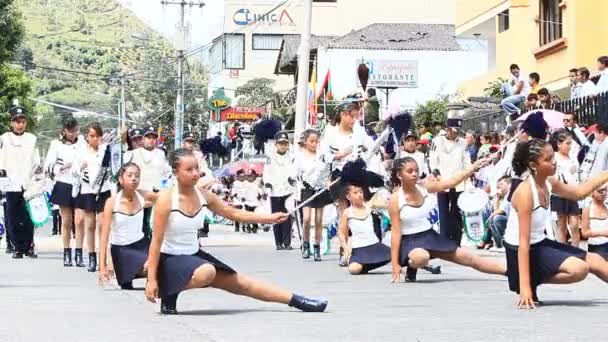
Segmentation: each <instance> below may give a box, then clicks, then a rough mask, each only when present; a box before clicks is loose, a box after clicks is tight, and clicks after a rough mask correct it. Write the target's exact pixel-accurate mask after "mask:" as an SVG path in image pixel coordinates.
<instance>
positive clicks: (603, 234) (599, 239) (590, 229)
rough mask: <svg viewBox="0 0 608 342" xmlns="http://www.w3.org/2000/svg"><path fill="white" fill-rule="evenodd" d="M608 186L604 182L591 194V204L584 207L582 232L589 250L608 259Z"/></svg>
mask: <svg viewBox="0 0 608 342" xmlns="http://www.w3.org/2000/svg"><path fill="white" fill-rule="evenodd" d="M607 192H608V187H607V186H606V185H605V184H604V185H603V186H602V187H601V188H598V189H595V191H593V193H592V194H591V198H592V199H593V201H592V202H591V205H590V206H588V207H587V208H585V209H583V223H582V227H581V228H582V229H581V234H582V235H583V237H585V238H587V239H588V240H587V243H588V244H589V248H588V250H589V252H593V253H597V254H599V255H601V256H602V257H603V258H604V259H607V260H608V208H607V207H606V193H607Z"/></svg>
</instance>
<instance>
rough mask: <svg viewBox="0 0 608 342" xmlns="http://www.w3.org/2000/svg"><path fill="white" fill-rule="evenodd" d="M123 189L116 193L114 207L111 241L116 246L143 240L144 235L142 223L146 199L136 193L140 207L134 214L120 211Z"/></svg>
mask: <svg viewBox="0 0 608 342" xmlns="http://www.w3.org/2000/svg"><path fill="white" fill-rule="evenodd" d="M121 198H122V191H120V192H118V193H117V194H116V199H115V203H114V208H113V210H112V230H111V233H112V234H111V235H110V243H111V244H113V245H116V246H126V245H130V244H132V243H134V242H137V241H139V240H141V239H142V238H143V237H144V233H143V231H142V225H143V223H144V210H143V209H144V205H145V201H144V198H143V196H142V195H140V194H139V193H138V192H136V193H135V198H137V201H138V202H139V205H140V209H139V210H138V211H137V212H135V213H132V214H126V213H123V212H121V211H120V199H121Z"/></svg>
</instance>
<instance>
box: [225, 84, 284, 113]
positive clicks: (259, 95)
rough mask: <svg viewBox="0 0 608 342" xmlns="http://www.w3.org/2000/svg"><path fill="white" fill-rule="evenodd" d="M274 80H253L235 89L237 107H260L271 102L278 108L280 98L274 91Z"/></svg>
mask: <svg viewBox="0 0 608 342" xmlns="http://www.w3.org/2000/svg"><path fill="white" fill-rule="evenodd" d="M273 85H274V80H271V79H268V78H254V79H251V80H249V81H247V83H245V84H243V85H242V86H240V87H238V88H236V91H235V96H236V97H237V104H238V105H239V106H250V107H261V106H265V105H267V104H268V103H269V102H272V104H273V107H278V105H279V104H280V101H281V96H280V95H279V94H278V93H276V92H275V91H274V89H273V88H272V86H273Z"/></svg>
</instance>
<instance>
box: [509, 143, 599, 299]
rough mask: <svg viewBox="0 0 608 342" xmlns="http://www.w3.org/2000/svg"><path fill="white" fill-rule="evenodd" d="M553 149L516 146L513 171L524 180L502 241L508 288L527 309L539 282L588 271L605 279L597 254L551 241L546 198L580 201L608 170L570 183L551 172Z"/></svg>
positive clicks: (563, 280)
mask: <svg viewBox="0 0 608 342" xmlns="http://www.w3.org/2000/svg"><path fill="white" fill-rule="evenodd" d="M555 170H556V165H555V158H554V151H553V148H552V146H551V144H549V143H548V142H546V141H545V140H541V139H532V140H530V141H528V142H525V143H520V144H519V145H517V149H516V150H515V155H514V157H513V171H514V173H515V174H516V175H518V176H520V177H522V178H523V179H524V180H523V182H522V183H521V184H520V186H519V187H518V188H517V190H516V191H515V194H513V198H512V200H511V204H512V207H513V208H512V209H511V211H510V212H509V218H508V221H507V229H506V231H505V236H504V245H505V249H506V256H507V275H508V277H509V289H510V290H511V291H514V292H517V293H519V296H520V299H519V302H518V307H519V308H525V309H530V308H534V307H535V302H538V297H537V295H536V289H537V287H538V286H539V285H541V284H545V283H549V284H569V283H575V282H579V281H581V280H583V279H584V278H585V277H586V276H587V274H588V273H589V272H591V273H593V274H595V275H596V276H598V277H599V278H600V279H602V280H604V281H607V282H608V262H606V260H604V259H603V258H602V257H601V256H599V255H598V254H595V253H591V252H589V253H586V252H585V251H583V250H581V249H578V248H576V247H573V246H570V245H566V244H562V243H559V242H557V241H553V240H550V239H548V238H547V237H546V235H545V229H546V227H547V223H548V222H550V219H551V216H550V215H551V214H550V200H549V197H550V195H551V194H552V193H553V194H555V195H557V196H559V197H562V198H565V199H569V200H578V199H582V198H584V197H586V196H587V195H589V194H590V193H591V192H592V191H593V190H594V189H597V188H599V187H601V186H602V185H603V184H605V183H606V182H607V181H608V172H606V171H604V172H602V173H600V174H599V175H596V176H593V177H591V178H589V179H588V180H587V181H585V182H583V183H581V184H579V185H578V186H576V187H575V186H572V185H570V184H565V183H563V182H562V181H560V180H559V179H557V178H556V177H554V175H555Z"/></svg>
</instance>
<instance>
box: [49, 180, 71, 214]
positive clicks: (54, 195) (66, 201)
mask: <svg viewBox="0 0 608 342" xmlns="http://www.w3.org/2000/svg"><path fill="white" fill-rule="evenodd" d="M50 201H51V203H53V204H56V205H58V206H60V207H64V208H74V207H75V204H76V201H75V199H74V197H72V185H71V184H68V183H62V182H56V183H55V185H54V186H53V191H52V192H51V198H50Z"/></svg>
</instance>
